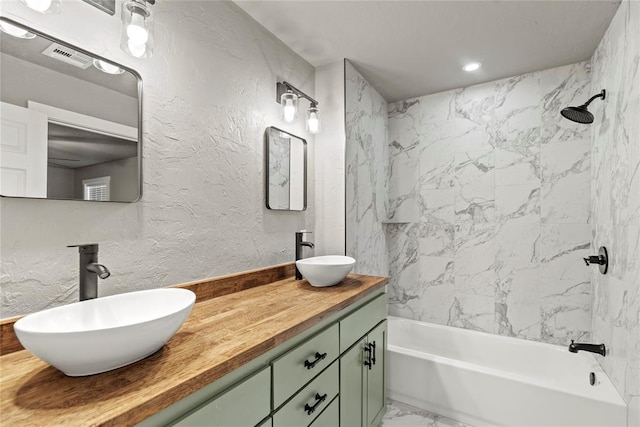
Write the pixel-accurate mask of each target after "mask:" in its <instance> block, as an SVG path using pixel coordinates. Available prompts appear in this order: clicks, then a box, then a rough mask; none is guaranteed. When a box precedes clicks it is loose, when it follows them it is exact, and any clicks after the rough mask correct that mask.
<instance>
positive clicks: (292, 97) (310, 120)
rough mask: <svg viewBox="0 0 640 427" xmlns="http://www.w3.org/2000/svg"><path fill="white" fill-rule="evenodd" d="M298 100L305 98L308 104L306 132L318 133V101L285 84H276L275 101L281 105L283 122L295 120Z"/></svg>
mask: <svg viewBox="0 0 640 427" xmlns="http://www.w3.org/2000/svg"><path fill="white" fill-rule="evenodd" d="M299 98H305V99H306V100H307V101H309V103H310V105H309V109H308V110H307V132H309V133H312V134H316V133H319V132H320V110H319V109H318V101H316V100H315V99H313V98H311V97H310V96H309V95H307V94H306V93H304V92H302V91H301V90H300V89H296V88H295V87H294V86H292V85H290V84H289V83H287V82H282V83H280V82H278V83H277V84H276V101H277V102H279V103H280V104H281V105H282V119H283V120H284V121H285V122H287V123H291V122H293V121H294V120H295V119H296V113H297V112H298V99H299Z"/></svg>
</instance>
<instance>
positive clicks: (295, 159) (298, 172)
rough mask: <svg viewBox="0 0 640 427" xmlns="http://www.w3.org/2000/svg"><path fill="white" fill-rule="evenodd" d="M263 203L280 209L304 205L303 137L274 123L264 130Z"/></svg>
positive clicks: (305, 168)
mask: <svg viewBox="0 0 640 427" xmlns="http://www.w3.org/2000/svg"><path fill="white" fill-rule="evenodd" d="M265 172H266V173H265V175H266V179H265V181H266V189H265V194H266V197H265V199H266V205H267V208H268V209H271V210H280V211H303V210H305V209H307V141H306V140H304V139H302V138H300V137H298V136H295V135H293V134H291V133H289V132H286V131H283V130H282V129H278V128H276V127H273V126H271V127H269V128H267V130H266V132H265Z"/></svg>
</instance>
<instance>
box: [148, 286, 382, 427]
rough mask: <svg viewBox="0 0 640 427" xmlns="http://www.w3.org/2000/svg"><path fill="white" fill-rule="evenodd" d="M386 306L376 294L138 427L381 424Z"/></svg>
mask: <svg viewBox="0 0 640 427" xmlns="http://www.w3.org/2000/svg"><path fill="white" fill-rule="evenodd" d="M386 306H387V295H386V293H384V291H383V290H382V289H381V290H379V291H378V292H376V293H375V294H373V295H371V296H369V297H367V298H364V299H363V300H361V301H358V302H356V303H354V304H353V305H352V306H350V307H347V308H345V309H343V310H342V311H340V312H338V313H335V314H333V315H331V316H329V317H327V318H325V319H324V320H322V321H321V322H320V323H318V324H316V325H314V326H312V327H311V328H309V329H307V330H306V331H304V332H302V333H300V334H298V335H296V336H295V337H293V338H291V339H289V340H288V341H286V342H285V343H283V344H281V345H279V346H278V347H276V348H273V349H271V350H269V351H268V352H266V353H264V354H263V355H261V356H258V357H257V358H255V359H253V360H252V361H250V362H248V363H247V364H245V365H244V366H242V367H240V368H238V369H236V370H234V371H232V372H231V373H229V374H227V375H225V376H224V377H222V378H220V379H218V380H216V381H214V382H213V383H210V384H209V385H207V386H205V387H204V388H202V389H200V390H198V391H196V392H195V393H192V394H191V395H189V396H187V397H186V398H184V399H182V400H180V401H178V402H176V403H174V404H173V405H171V406H169V407H168V408H166V409H164V410H162V411H160V412H158V413H157V414H155V415H153V416H151V417H149V418H147V419H146V420H145V421H143V422H142V423H140V424H139V425H138V426H139V427H165V426H176V427H201V426H202V427H205V426H224V427H234V426H242V427H253V426H258V427H288V426H294V427H305V426H307V427H338V426H342V427H352V426H357V427H363V426H366V427H369V426H378V425H379V423H380V421H381V418H382V415H383V414H384V408H385V385H386V384H385V378H384V371H385V348H386V321H385V319H386ZM374 342H375V353H374V350H373V343H374ZM374 356H375V363H373V358H374ZM365 362H371V363H370V365H371V366H368V364H369V363H368V364H367V366H365ZM369 368H370V369H369Z"/></svg>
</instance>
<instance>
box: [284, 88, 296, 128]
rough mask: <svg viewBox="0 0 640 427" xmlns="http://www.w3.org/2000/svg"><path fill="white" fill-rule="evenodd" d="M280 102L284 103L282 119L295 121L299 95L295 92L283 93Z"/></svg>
mask: <svg viewBox="0 0 640 427" xmlns="http://www.w3.org/2000/svg"><path fill="white" fill-rule="evenodd" d="M280 104H282V119H283V120H284V121H285V122H287V123H291V122H292V121H294V120H295V119H296V113H297V112H298V95H296V94H295V93H293V92H286V93H283V94H282V96H281V97H280Z"/></svg>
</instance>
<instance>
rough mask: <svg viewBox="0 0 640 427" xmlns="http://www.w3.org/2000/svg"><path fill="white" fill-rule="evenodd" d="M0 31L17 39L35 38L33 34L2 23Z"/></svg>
mask: <svg viewBox="0 0 640 427" xmlns="http://www.w3.org/2000/svg"><path fill="white" fill-rule="evenodd" d="M0 31H2V32H3V33H6V34H9V35H10V36H13V37H18V38H19V39H34V38H35V37H36V35H35V34H33V33H30V32H29V31H27V30H24V29H22V28H20V27H18V26H16V25H13V24H10V23H8V22H4V21H1V22H0Z"/></svg>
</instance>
